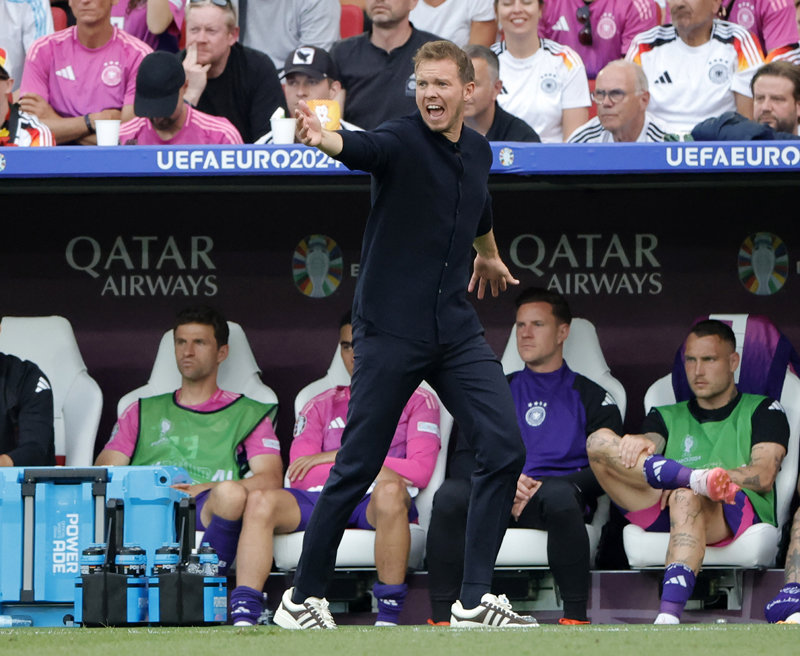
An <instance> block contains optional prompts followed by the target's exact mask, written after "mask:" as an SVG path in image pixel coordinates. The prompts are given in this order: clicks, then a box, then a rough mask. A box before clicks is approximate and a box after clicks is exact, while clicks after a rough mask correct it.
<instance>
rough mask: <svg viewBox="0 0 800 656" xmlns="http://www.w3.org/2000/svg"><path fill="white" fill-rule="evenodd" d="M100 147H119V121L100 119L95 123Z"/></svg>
mask: <svg viewBox="0 0 800 656" xmlns="http://www.w3.org/2000/svg"><path fill="white" fill-rule="evenodd" d="M94 130H95V133H96V134H97V145H98V146H118V145H119V119H98V120H96V121H95V122H94Z"/></svg>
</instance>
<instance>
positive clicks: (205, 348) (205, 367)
mask: <svg viewBox="0 0 800 656" xmlns="http://www.w3.org/2000/svg"><path fill="white" fill-rule="evenodd" d="M174 339H175V361H176V362H177V364H178V370H179V371H180V372H181V376H183V378H184V380H189V381H192V382H201V381H203V380H206V379H208V378H209V377H211V376H213V377H216V375H217V369H218V368H219V365H220V363H221V362H222V361H223V360H224V359H225V358H226V357H228V346H227V344H226V345H225V346H220V347H218V346H217V339H216V337H214V327H213V326H208V325H206V324H201V323H186V324H183V325H182V326H178V327H177V328H176V329H175V336H174Z"/></svg>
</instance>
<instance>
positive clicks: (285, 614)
mask: <svg viewBox="0 0 800 656" xmlns="http://www.w3.org/2000/svg"><path fill="white" fill-rule="evenodd" d="M272 621H273V622H275V624H277V625H278V626H279V627H281V628H282V629H289V630H296V631H302V630H303V627H302V626H300V624H299V623H298V622H297V620H296V619H294V617H292V615H291V613H289V611H286V610H284V609H283V607H282V606H281V607H280V608H278V610H276V611H275V615H274V616H273V617H272ZM314 628H315V629H317V628H319V627H317V626H315V627H314Z"/></svg>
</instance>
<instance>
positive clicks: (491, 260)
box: [467, 253, 519, 299]
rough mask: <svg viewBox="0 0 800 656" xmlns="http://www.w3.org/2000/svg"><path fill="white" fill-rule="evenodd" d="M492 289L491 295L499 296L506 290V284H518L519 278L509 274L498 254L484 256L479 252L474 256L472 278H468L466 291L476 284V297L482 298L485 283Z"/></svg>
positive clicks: (471, 289)
mask: <svg viewBox="0 0 800 656" xmlns="http://www.w3.org/2000/svg"><path fill="white" fill-rule="evenodd" d="M487 282H488V283H489V286H490V287H491V290H492V296H499V294H500V292H501V291H503V292H504V291H506V289H507V287H508V285H519V280H517V279H516V278H515V277H514V276H512V275H511V272H510V271H509V270H508V267H507V266H506V265H505V264H504V263H503V260H501V259H500V256H499V255H497V256H495V257H484V256H483V255H481V254H480V253H478V255H476V256H475V263H474V265H473V272H472V278H470V281H469V286H468V287H467V291H468V292H470V293H471V292H472V291H473V290H474V289H475V284H476V283H477V285H478V298H479V299H482V298H483V296H484V294H485V293H486V283H487Z"/></svg>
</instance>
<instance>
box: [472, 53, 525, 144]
mask: <svg viewBox="0 0 800 656" xmlns="http://www.w3.org/2000/svg"><path fill="white" fill-rule="evenodd" d="M464 52H466V53H467V54H468V55H469V57H470V59H471V60H472V67H473V68H474V69H475V92H474V93H473V94H472V97H471V98H470V99H469V100H467V102H466V103H465V105H464V123H466V124H467V125H468V126H469V127H471V128H472V129H473V130H477V131H478V132H480V133H481V134H482V135H483V136H484V137H486V140H487V141H527V142H535V143H539V141H540V139H539V135H538V134H536V131H535V130H534V129H533V128H532V127H531V126H530V125H528V124H527V123H526V122H525V121H523V120H522V119H521V118H517V117H516V116H514V115H513V114H509V113H508V112H507V111H506V110H504V109H503V108H502V107H500V105H499V104H498V103H497V96H498V95H500V92H501V91H502V90H503V81H502V80H501V79H500V61H499V60H498V59H497V55H496V54H494V52H492V51H491V50H490V49H489V48H487V47H486V46H479V45H468V46H466V47H465V48H464Z"/></svg>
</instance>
